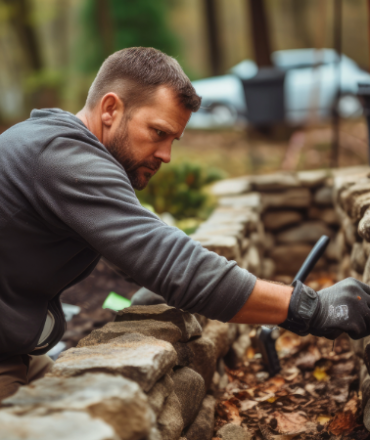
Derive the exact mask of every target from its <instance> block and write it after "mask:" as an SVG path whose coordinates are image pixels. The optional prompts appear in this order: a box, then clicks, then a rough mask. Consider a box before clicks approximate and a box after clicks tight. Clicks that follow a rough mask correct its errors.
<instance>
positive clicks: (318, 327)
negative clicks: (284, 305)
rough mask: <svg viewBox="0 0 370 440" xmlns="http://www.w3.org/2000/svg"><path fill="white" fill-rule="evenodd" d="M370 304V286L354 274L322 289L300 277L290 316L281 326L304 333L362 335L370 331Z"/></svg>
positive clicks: (290, 306)
mask: <svg viewBox="0 0 370 440" xmlns="http://www.w3.org/2000/svg"><path fill="white" fill-rule="evenodd" d="M369 308H370V287H369V286H368V285H367V284H364V283H361V282H360V281H357V280H356V279H354V278H347V279H345V280H343V281H340V282H339V283H337V284H334V285H333V286H331V287H328V288H326V289H323V290H320V291H319V292H315V291H314V290H313V289H311V288H310V287H308V286H305V285H304V284H302V283H301V282H300V281H297V282H295V283H294V291H293V295H292V298H291V301H290V304H289V310H288V318H287V319H286V320H285V321H284V322H283V323H282V324H280V326H281V327H283V328H286V329H288V330H291V331H293V332H295V333H297V334H299V335H302V336H303V335H306V334H308V333H311V334H313V335H315V336H324V337H326V338H328V339H335V338H337V337H338V336H339V335H340V334H341V333H343V332H346V333H348V335H349V336H350V337H351V338H352V339H360V338H363V337H365V336H368V335H369V334H370V309H369Z"/></svg>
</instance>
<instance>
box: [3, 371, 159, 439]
mask: <svg viewBox="0 0 370 440" xmlns="http://www.w3.org/2000/svg"><path fill="white" fill-rule="evenodd" d="M2 403H3V405H5V406H6V407H10V408H9V409H8V411H9V412H11V413H13V414H14V415H17V414H26V415H28V416H31V415H47V414H49V413H51V412H59V411H60V412H63V411H83V412H84V413H88V414H90V415H91V416H92V417H97V418H99V419H102V420H103V421H104V422H106V423H107V424H108V425H111V426H112V427H113V429H114V431H115V433H116V434H117V435H118V436H119V438H120V439H122V440H131V439H133V438H144V437H146V436H149V434H150V432H151V430H152V429H153V427H154V426H155V425H154V414H153V412H152V410H151V409H150V407H149V404H148V399H147V397H146V396H145V394H144V393H143V392H142V391H141V389H140V387H139V386H138V384H137V383H135V382H132V381H130V380H128V379H125V378H124V377H121V376H112V375H108V374H102V373H99V374H84V375H82V376H78V377H69V378H64V377H63V378H60V377H44V378H42V379H40V380H37V381H35V382H33V383H32V384H31V385H28V386H24V387H21V388H19V390H18V391H17V392H16V393H15V394H14V395H13V396H11V397H9V398H7V399H5V400H3V402H2ZM0 413H1V411H0ZM50 438H52V437H50ZM55 438H57V437H55Z"/></svg>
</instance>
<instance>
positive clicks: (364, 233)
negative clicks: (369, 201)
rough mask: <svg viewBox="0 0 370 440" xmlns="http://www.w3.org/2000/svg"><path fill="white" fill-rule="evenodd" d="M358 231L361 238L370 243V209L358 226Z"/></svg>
mask: <svg viewBox="0 0 370 440" xmlns="http://www.w3.org/2000/svg"><path fill="white" fill-rule="evenodd" d="M357 231H358V234H359V236H360V237H362V238H363V239H364V240H366V241H367V242H369V243H370V209H367V210H366V211H365V212H364V215H363V217H362V219H361V220H360V223H359V224H358V229H357Z"/></svg>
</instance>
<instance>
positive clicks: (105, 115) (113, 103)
mask: <svg viewBox="0 0 370 440" xmlns="http://www.w3.org/2000/svg"><path fill="white" fill-rule="evenodd" d="M100 110H101V120H102V123H103V124H104V125H105V126H107V127H112V125H113V124H114V123H115V122H117V121H120V120H121V118H122V115H123V111H124V105H123V102H122V101H121V100H120V98H119V97H118V96H117V95H116V93H113V92H111V93H107V94H106V95H104V96H103V98H102V100H101V101H100Z"/></svg>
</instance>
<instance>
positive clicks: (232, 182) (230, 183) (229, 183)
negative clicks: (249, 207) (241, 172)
mask: <svg viewBox="0 0 370 440" xmlns="http://www.w3.org/2000/svg"><path fill="white" fill-rule="evenodd" d="M250 190H251V184H250V181H249V179H248V178H247V177H239V178H236V179H225V180H221V181H219V182H216V183H215V184H214V185H213V186H212V188H211V192H212V194H213V195H215V196H216V197H222V196H234V195H240V194H244V193H247V192H249V191H250Z"/></svg>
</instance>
